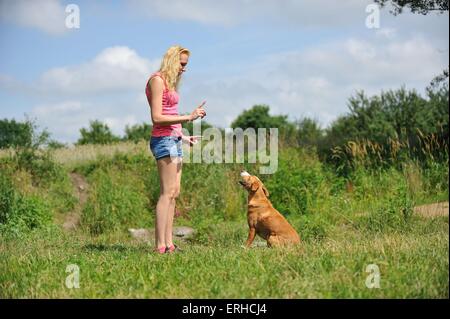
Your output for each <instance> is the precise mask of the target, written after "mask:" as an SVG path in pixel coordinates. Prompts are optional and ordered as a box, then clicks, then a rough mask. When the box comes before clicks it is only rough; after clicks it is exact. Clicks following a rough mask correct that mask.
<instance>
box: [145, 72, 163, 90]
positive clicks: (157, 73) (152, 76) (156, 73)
mask: <svg viewBox="0 0 450 319" xmlns="http://www.w3.org/2000/svg"><path fill="white" fill-rule="evenodd" d="M155 76H159V77H160V78H161V79H162V80H163V83H164V89H165V90H167V83H166V79H164V78H163V77H162V75H161V73H160V72H155V73H153V74H152V75H151V76H150V78H149V79H148V82H147V83H150V80H151V79H152V78H154V77H155Z"/></svg>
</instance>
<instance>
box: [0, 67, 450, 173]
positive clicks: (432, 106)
mask: <svg viewBox="0 0 450 319" xmlns="http://www.w3.org/2000/svg"><path fill="white" fill-rule="evenodd" d="M425 92H426V93H425V94H426V96H425V97H423V96H421V95H420V94H419V93H417V92H416V91H415V90H406V89H405V88H400V89H397V90H389V91H386V92H381V93H380V94H379V95H375V96H371V97H369V96H367V95H366V94H365V93H364V92H363V91H361V92H358V93H356V94H355V95H354V96H351V97H350V98H349V99H348V109H349V111H348V113H346V114H344V115H341V116H340V117H338V118H337V119H336V120H335V121H334V122H332V123H331V124H330V125H329V127H327V128H322V127H321V126H320V124H319V122H318V121H317V120H315V119H311V118H301V119H297V120H290V119H289V116H288V115H276V116H273V115H270V107H269V106H268V105H254V106H253V107H252V108H250V109H248V110H245V111H243V112H242V113H241V114H240V115H239V116H238V117H237V118H236V119H235V120H234V121H233V122H232V124H231V126H232V127H233V128H237V127H240V128H242V129H247V128H254V129H258V128H263V127H265V128H270V127H276V128H278V129H279V136H280V143H282V144H284V145H288V146H294V147H304V148H311V149H314V150H315V151H316V152H317V153H318V154H319V156H320V158H321V159H322V160H323V161H325V162H330V163H333V164H335V165H336V166H342V165H347V166H348V165H349V164H350V165H351V164H354V163H355V161H357V160H358V159H361V158H364V160H365V162H366V163H369V164H371V165H374V166H380V165H384V164H388V165H391V164H393V163H395V162H399V160H401V158H402V157H405V158H411V157H413V158H417V159H419V160H421V159H422V160H425V159H426V158H430V157H431V158H433V159H434V160H440V159H448V150H447V148H448V122H449V105H448V70H445V71H444V72H443V74H441V75H439V76H437V77H436V78H435V79H433V81H432V82H431V83H430V85H429V86H428V87H427V88H426V90H425ZM291 118H295V115H294V114H291ZM183 127H184V128H186V129H188V130H189V131H190V132H192V123H186V124H183ZM208 127H211V125H210V124H208V123H207V122H205V121H202V129H203V130H204V129H206V128H208ZM151 129H152V126H151V125H150V124H147V123H142V124H136V125H133V126H126V128H125V134H124V136H122V137H120V136H117V135H114V134H113V133H112V131H111V129H110V128H109V127H108V125H107V124H105V123H102V122H100V121H98V120H95V121H91V122H90V124H89V127H88V128H81V129H80V135H81V136H80V138H79V139H78V141H77V143H76V144H78V145H83V144H109V143H115V142H119V141H134V142H138V141H140V140H142V139H148V138H149V136H150V134H151ZM49 137H50V134H49V133H48V132H46V131H43V132H41V133H40V134H36V128H35V126H34V125H33V123H32V122H31V121H29V120H28V121H26V122H25V123H19V122H16V121H14V120H11V121H9V120H7V119H5V120H0V148H7V147H17V146H19V147H27V146H31V145H33V144H36V143H43V142H46V144H47V145H48V146H49V147H63V146H64V144H61V143H59V142H57V141H54V140H50V139H49ZM367 159H370V161H367ZM348 168H349V167H342V169H344V170H346V169H348Z"/></svg>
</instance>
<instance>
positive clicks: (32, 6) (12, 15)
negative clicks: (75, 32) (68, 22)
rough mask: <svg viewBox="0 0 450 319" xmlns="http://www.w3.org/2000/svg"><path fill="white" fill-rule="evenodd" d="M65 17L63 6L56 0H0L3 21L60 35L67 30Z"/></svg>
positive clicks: (0, 15) (0, 18) (0, 14)
mask: <svg viewBox="0 0 450 319" xmlns="http://www.w3.org/2000/svg"><path fill="white" fill-rule="evenodd" d="M65 19H66V13H65V7H63V6H62V5H61V3H60V1H58V0H40V1H27V0H14V1H12V0H3V1H0V20H3V21H5V22H11V23H14V24H17V25H20V26H25V27H32V28H37V29H39V30H41V31H44V32H46V33H49V34H53V35H60V34H63V33H64V32H66V31H68V29H67V28H66V26H65Z"/></svg>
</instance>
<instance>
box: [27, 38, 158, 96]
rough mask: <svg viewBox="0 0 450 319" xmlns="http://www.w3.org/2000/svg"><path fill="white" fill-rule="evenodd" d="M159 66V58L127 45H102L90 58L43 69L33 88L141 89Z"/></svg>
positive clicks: (73, 91)
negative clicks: (146, 57)
mask: <svg viewBox="0 0 450 319" xmlns="http://www.w3.org/2000/svg"><path fill="white" fill-rule="evenodd" d="M158 66H159V61H156V60H155V61H149V60H147V59H145V58H143V57H140V56H139V55H138V54H137V53H136V52H135V51H134V50H132V49H130V48H128V47H126V46H115V47H110V48H106V49H104V50H103V51H102V52H100V53H99V54H98V55H97V56H96V57H95V58H94V59H93V60H91V61H89V62H86V63H83V64H80V65H76V66H68V67H59V68H54V69H50V70H48V71H46V72H45V73H44V74H42V76H41V77H40V78H39V80H38V82H37V84H36V85H35V90H36V91H37V92H40V93H42V94H49V93H51V94H60V95H65V96H67V95H73V96H75V95H76V96H79V95H92V94H99V93H104V92H119V91H130V90H143V89H144V87H145V81H146V78H147V77H148V76H149V74H150V72H151V71H155V70H156V69H157V68H158Z"/></svg>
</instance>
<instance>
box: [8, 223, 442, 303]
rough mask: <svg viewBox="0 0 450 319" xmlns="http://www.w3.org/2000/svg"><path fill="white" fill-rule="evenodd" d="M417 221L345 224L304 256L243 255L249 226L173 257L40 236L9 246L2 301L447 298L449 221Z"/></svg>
mask: <svg viewBox="0 0 450 319" xmlns="http://www.w3.org/2000/svg"><path fill="white" fill-rule="evenodd" d="M414 224H415V227H414V229H413V231H412V232H410V233H407V234H399V233H390V234H382V235H369V236H368V235H367V234H365V233H362V232H359V231H358V230H355V229H352V228H351V227H347V226H346V225H340V226H336V227H335V228H334V229H333V231H332V232H330V233H329V234H328V236H327V238H326V239H323V240H320V241H314V240H312V241H306V242H304V244H303V247H302V249H301V250H292V249H291V250H277V249H268V248H266V247H253V248H251V249H244V248H241V245H242V243H243V242H244V240H245V236H246V231H247V229H246V228H245V224H244V223H242V222H226V223H222V224H217V225H216V226H215V227H214V228H213V229H211V235H212V236H211V239H210V242H209V243H208V244H203V245H202V244H195V243H192V244H184V245H183V248H184V252H183V253H180V254H173V255H156V254H154V253H152V252H151V247H149V246H148V245H146V244H143V243H136V242H133V241H132V240H130V239H129V238H127V237H122V238H121V237H120V236H112V237H109V238H107V237H102V238H96V239H92V238H89V237H86V236H85V235H82V234H78V236H69V235H66V234H63V233H61V232H60V231H59V230H53V231H48V232H46V233H44V234H43V233H42V232H36V233H34V234H32V235H30V236H29V237H28V238H27V239H26V240H25V241H20V242H19V241H13V242H2V243H1V246H0V260H1V261H0V268H1V269H2V272H1V274H0V291H1V293H0V297H2V298H22V297H27V298H28V297H29V298H117V297H118V298H448V276H449V274H448V266H449V265H448V240H449V237H448V218H440V219H437V220H425V219H417V220H415V221H414ZM299 230H300V233H301V228H300V229H299ZM69 264H76V265H78V266H79V268H80V288H79V289H68V288H67V287H66V286H65V280H66V276H68V273H66V272H65V271H66V267H67V266H68V265H69ZM369 264H377V265H378V266H379V269H380V275H381V281H380V286H381V287H380V288H379V289H369V288H367V287H366V286H365V281H366V277H367V276H368V275H369V273H366V272H365V269H366V267H367V265H369Z"/></svg>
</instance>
